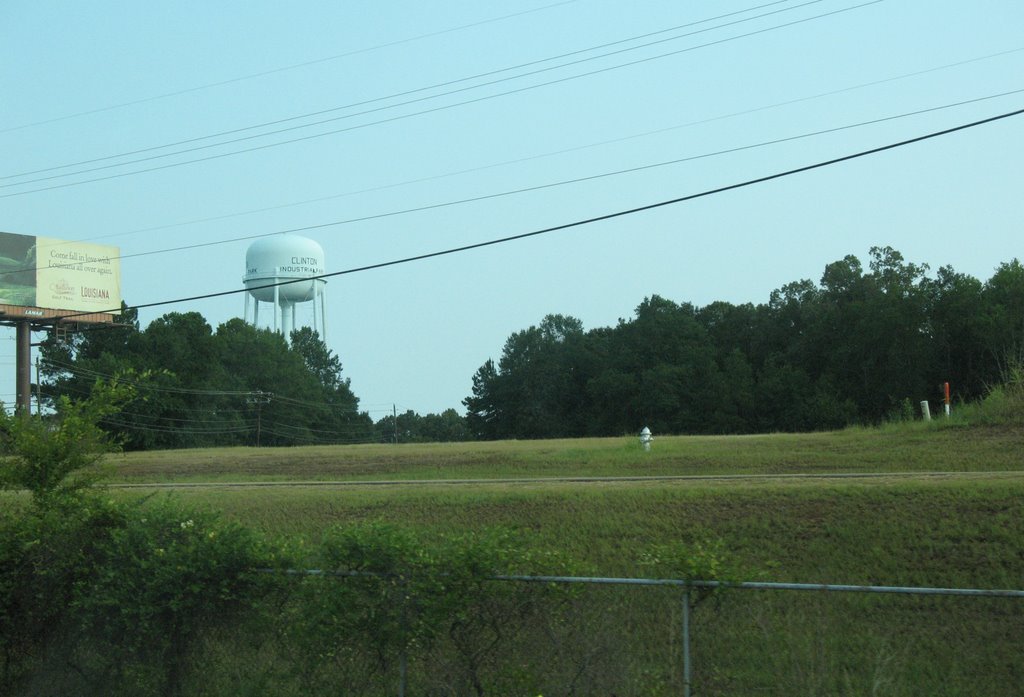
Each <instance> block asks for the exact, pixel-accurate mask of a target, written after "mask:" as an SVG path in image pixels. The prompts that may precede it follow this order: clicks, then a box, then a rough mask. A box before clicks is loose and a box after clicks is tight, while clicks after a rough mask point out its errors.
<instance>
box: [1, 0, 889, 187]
mask: <svg viewBox="0 0 1024 697" xmlns="http://www.w3.org/2000/svg"><path fill="white" fill-rule="evenodd" d="M884 1H885V0H869V1H868V2H864V3H861V4H859V5H854V6H851V7H846V8H842V9H839V10H834V11H832V12H827V13H824V14H821V15H815V16H813V17H807V18H804V19H799V20H795V21H793V22H787V23H785V24H779V25H775V26H772V27H768V28H765V29H759V30H757V31H752V32H748V33H746V34H739V35H737V36H732V37H728V38H725V39H719V40H716V41H711V42H708V43H705V44H699V45H697V46H691V47H688V48H684V49H680V50H677V51H671V52H668V53H663V54H659V55H656V56H648V57H646V58H641V59H637V60H634V61H630V62H627V63H620V64H617V65H612V66H607V67H604V68H600V69H597V70H592V71H589V72H585V73H579V74H576V75H570V76H567V77H562V78H557V79H554V80H549V81H547V82H540V83H536V84H532V85H527V86H525V87H519V88H516V89H513V90H508V91H505V92H497V93H494V94H489V95H484V96H482V97H475V98H473V99H467V100H464V101H461V102H454V103H451V104H444V105H441V106H437V107H432V108H429V109H424V110H422V111H415V112H410V113H407V114H401V115H398V116H392V117H389V118H385V119H381V120H378V121H371V122H368V123H363V124H357V125H354V126H347V127H345V128H338V129H333V130H330V131H324V132H321V133H314V134H311V135H306V136H300V137H297V138H291V139H288V140H282V141H278V142H275V143H265V144H263V145H255V146H252V147H249V148H243V149H240V150H232V151H229V152H224V153H218V154H215V155H207V156H204V157H198V158H194V159H191V160H182V161H180V162H171V163H168V164H163V165H156V166H153V167H147V168H144V169H138V170H132V171H130V172H119V173H116V174H109V175H106V176H102V177H93V178H91V179H82V180H79V181H75V182H66V183H63V184H52V185H50V186H44V187H38V188H35V189H26V190H24V191H19V192H15V193H8V194H3V195H0V198H10V197H12V196H23V195H26V194H34V193H39V192H42V191H52V190H54V189H63V188H67V187H71V186H79V185H81V184H91V183H94V182H100V181H108V180H110V179H118V178H121V177H128V176H134V175H136V174H146V173H149V172H157V171H161V170H165V169H171V168H175V167H181V166H184V165H190V164H196V163H199V162H209V161H212V160H218V159H223V158H225V157H233V156H235V155H241V154H244V153H249V152H256V151H260V150H266V149H269V148H275V147H279V146H282V145H291V144H294V143H300V142H304V141H308V140H312V139H315V138H323V137H326V136H331V135H337V134H339V133H346V132H349V131H354V130H358V129H362V128H367V127H370V126H378V125H381V124H385V123H393V122H395V121H400V120H403V119H407V118H412V117H415V116H423V115H426V114H433V113H436V112H439V111H445V110H448V109H453V108H455V107H460V106H466V105H468V104H476V103H479V102H483V101H488V100H491V99H496V98H498V97H506V96H509V95H514V94H519V93H522V92H527V91H530V90H534V89H538V88H540V87H548V86H551V85H556V84H560V83H563V82H568V81H570V80H576V79H579V78H583V77H590V76H593V75H597V74H600V73H605V72H609V71H612V70H618V69H621V68H626V67H631V66H634V65H639V64H641V63H646V62H649V61H653V60H658V59H661V58H667V57H670V56H675V55H678V54H681V53H686V52H688V51H695V50H697V49H700V48H707V47H709V46H715V45H718V44H722V43H726V42H728V41H735V40H737V39H743V38H748V37H751V36H756V35H758V34H763V33H765V32H768V31H775V30H778V29H784V28H787V27H791V26H794V25H797V24H802V23H804V22H809V21H813V20H815V19H821V18H823V17H828V16H831V15H836V14H840V13H842V12H849V11H851V10H856V9H860V8H863V7H867V6H869V5H875V4H878V3H880V2H884ZM537 72H542V71H537ZM466 89H476V88H475V87H474V88H463V89H462V90H456V91H465V90H466ZM442 96H443V95H442ZM413 101H422V99H420V100H413ZM410 103H411V102H410ZM394 106H402V104H398V105H394ZM387 108H392V107H379V108H377V109H372V110H369V111H364V112H359V113H356V114H350V115H346V116H341V117H335V118H332V119H327V120H324V121H320V122H317V123H314V124H309V125H319V124H322V123H327V122H328V121H337V120H339V119H344V118H351V117H352V116H360V115H364V114H367V113H372V112H374V111H380V110H381V109H387ZM305 127H306V126H295V127H290V128H287V129H280V130H278V131H272V132H269V133H265V134H260V135H255V136H246V137H243V138H237V139H233V140H229V141H223V142H220V143H216V144H212V145H204V146H197V147H195V148H188V149H184V150H179V151H176V152H173V153H167V154H164V155H157V156H151V157H147V158H140V159H138V160H130V161H128V162H122V163H119V164H116V165H106V166H103V167H98V168H94V169H90V170H82V171H79V172H70V173H65V174H60V175H53V176H51V177H42V178H39V179H33V180H27V181H23V182H17V183H11V184H3V185H0V188H6V187H12V186H13V187H16V186H24V185H27V184H30V183H33V182H42V181H46V180H50V179H57V178H63V177H70V176H75V175H78V174H83V173H86V172H90V171H96V170H98V169H108V168H112V167H121V166H125V165H128V164H133V163H138V162H143V161H147V160H152V159H157V158H160V157H168V156H172V155H180V154H185V153H188V152H193V151H195V150H202V149H207V148H210V147H218V146H221V145H229V144H233V143H237V142H241V141H244V140H251V139H253V138H259V137H263V136H265V135H273V134H277V133H282V132H284V131H290V130H295V129H296V128H305Z"/></svg>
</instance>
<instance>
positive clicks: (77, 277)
mask: <svg viewBox="0 0 1024 697" xmlns="http://www.w3.org/2000/svg"><path fill="white" fill-rule="evenodd" d="M119 256H120V250H119V249H118V248H117V247H108V246H106V245H100V244H92V243H89V242H67V241H64V240H57V239H53V238H50V237H35V236H32V235H15V234H11V233H8V232H0V305H12V306H16V307H30V308H42V309H47V310H67V311H72V312H106V313H109V312H113V311H115V310H116V308H119V307H121V264H120V260H119V259H118V257H119ZM26 314H29V313H26Z"/></svg>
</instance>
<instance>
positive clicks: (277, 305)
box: [274, 276, 284, 332]
mask: <svg viewBox="0 0 1024 697" xmlns="http://www.w3.org/2000/svg"><path fill="white" fill-rule="evenodd" d="M274 283H277V277H276V276H275V277H274ZM283 311H284V308H282V307H281V286H278V285H275V286H274V331H275V332H278V331H281V330H280V328H279V326H280V325H279V324H278V321H277V318H278V315H280V314H281V313H282V312H283Z"/></svg>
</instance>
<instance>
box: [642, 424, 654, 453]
mask: <svg viewBox="0 0 1024 697" xmlns="http://www.w3.org/2000/svg"><path fill="white" fill-rule="evenodd" d="M652 440H654V436H652V435H651V429H649V428H647V427H646V426H644V430H642V431H640V445H642V446H643V447H644V450H650V449H651V441H652Z"/></svg>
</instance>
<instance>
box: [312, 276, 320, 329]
mask: <svg viewBox="0 0 1024 697" xmlns="http://www.w3.org/2000/svg"><path fill="white" fill-rule="evenodd" d="M318 295H320V283H319V282H317V281H313V331H315V332H316V333H317V336H319V335H320V323H319V322H318V321H317V317H316V296H318Z"/></svg>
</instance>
